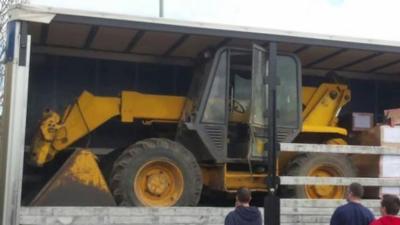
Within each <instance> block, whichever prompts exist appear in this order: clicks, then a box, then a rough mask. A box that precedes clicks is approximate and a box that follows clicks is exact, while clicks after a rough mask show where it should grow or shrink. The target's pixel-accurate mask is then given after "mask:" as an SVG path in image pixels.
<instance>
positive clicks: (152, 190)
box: [133, 159, 184, 207]
mask: <svg viewBox="0 0 400 225" xmlns="http://www.w3.org/2000/svg"><path fill="white" fill-rule="evenodd" d="M183 190H184V180H183V175H182V172H181V171H180V169H179V168H178V167H177V166H176V165H175V164H174V163H173V162H171V161H169V160H167V159H165V160H164V159H160V160H152V161H149V162H147V163H146V164H144V165H143V166H142V167H141V168H140V169H139V170H138V172H137V174H136V176H135V179H134V181H133V192H134V193H135V195H136V196H137V198H138V199H139V200H140V201H141V202H142V204H143V205H145V206H152V207H157V206H173V205H174V204H176V203H177V202H178V200H179V199H180V197H181V196H182V194H183Z"/></svg>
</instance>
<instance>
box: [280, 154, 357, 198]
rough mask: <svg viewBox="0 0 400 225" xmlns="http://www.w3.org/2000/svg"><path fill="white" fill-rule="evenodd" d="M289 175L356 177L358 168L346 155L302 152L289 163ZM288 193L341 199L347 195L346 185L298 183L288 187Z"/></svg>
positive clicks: (306, 196)
mask: <svg viewBox="0 0 400 225" xmlns="http://www.w3.org/2000/svg"><path fill="white" fill-rule="evenodd" d="M286 174H287V175H288V176H313V177H355V176H356V169H355V168H354V166H353V163H352V161H351V160H350V159H349V158H348V157H347V156H346V155H338V154H337V155H336V154H335V155H334V154H331V155H316V154H302V155H298V156H296V157H295V158H294V159H293V160H292V161H291V163H289V165H288V167H287V170H286ZM286 192H288V193H287V194H288V195H289V196H291V197H296V198H312V199H315V198H324V199H341V198H344V197H345V195H346V188H345V187H344V186H332V185H303V186H301V185H298V186H290V187H288V188H287V189H286Z"/></svg>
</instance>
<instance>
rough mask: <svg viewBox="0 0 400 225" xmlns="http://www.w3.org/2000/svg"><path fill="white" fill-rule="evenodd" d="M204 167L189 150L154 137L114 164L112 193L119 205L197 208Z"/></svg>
mask: <svg viewBox="0 0 400 225" xmlns="http://www.w3.org/2000/svg"><path fill="white" fill-rule="evenodd" d="M202 185H203V183H202V176H201V170H200V167H199V165H198V163H197V161H196V159H195V158H194V156H193V155H192V153H191V152H189V151H188V150H187V149H186V148H185V147H183V146H182V145H180V144H179V143H176V142H174V141H171V140H168V139H160V138H151V139H146V140H143V141H139V142H137V143H136V144H134V145H132V146H130V147H128V148H127V149H125V150H124V152H123V153H122V154H121V155H120V156H119V158H118V159H117V160H116V161H115V162H114V166H113V170H112V173H111V179H110V186H111V190H112V192H113V194H114V197H115V198H116V201H117V203H118V204H119V205H126V206H130V205H135V206H151V207H157V206H194V205H197V203H198V202H199V199H200V195H201V190H202Z"/></svg>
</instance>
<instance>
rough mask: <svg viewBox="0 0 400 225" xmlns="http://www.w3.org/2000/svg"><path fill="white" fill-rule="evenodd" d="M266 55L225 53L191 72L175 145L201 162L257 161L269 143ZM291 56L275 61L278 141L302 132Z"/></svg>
mask: <svg viewBox="0 0 400 225" xmlns="http://www.w3.org/2000/svg"><path fill="white" fill-rule="evenodd" d="M267 65H268V57H267V51H265V50H264V49H263V48H262V47H260V46H257V45H254V47H253V48H252V49H243V48H233V47H226V48H222V49H219V50H218V51H217V52H216V53H215V54H214V56H213V57H210V58H208V59H206V60H205V61H204V62H203V63H202V64H200V66H198V67H197V68H196V70H195V73H194V77H193V80H192V84H191V88H190V90H189V93H188V96H187V101H186V103H185V106H184V108H183V112H182V118H181V120H180V123H179V126H178V132H177V140H178V141H179V142H180V143H182V144H184V146H186V147H187V148H188V149H190V151H192V153H193V154H194V155H195V156H196V158H197V159H198V160H199V161H201V162H217V163H227V162H241V161H243V162H248V160H252V161H260V160H262V159H263V157H265V156H266V152H264V144H265V143H267V142H268V132H267V131H268V123H267V121H268V84H267V76H268V66H267ZM300 68H301V67H300V62H299V60H298V58H297V57H296V56H294V55H289V54H279V55H278V56H277V74H278V77H279V85H278V87H277V91H278V93H277V112H278V116H277V118H276V119H277V127H278V140H279V141H280V142H291V141H292V140H293V139H294V138H295V137H296V136H297V134H298V133H299V131H300V130H301V106H302V105H301V94H300V90H301V71H300Z"/></svg>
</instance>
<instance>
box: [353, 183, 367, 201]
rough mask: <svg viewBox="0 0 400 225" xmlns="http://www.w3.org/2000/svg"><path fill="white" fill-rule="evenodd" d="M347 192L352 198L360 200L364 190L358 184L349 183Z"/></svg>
mask: <svg viewBox="0 0 400 225" xmlns="http://www.w3.org/2000/svg"><path fill="white" fill-rule="evenodd" d="M349 191H350V192H351V194H352V195H353V196H354V197H358V198H362V197H363V195H364V188H363V186H362V185H361V184H359V183H351V184H350V186H349Z"/></svg>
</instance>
